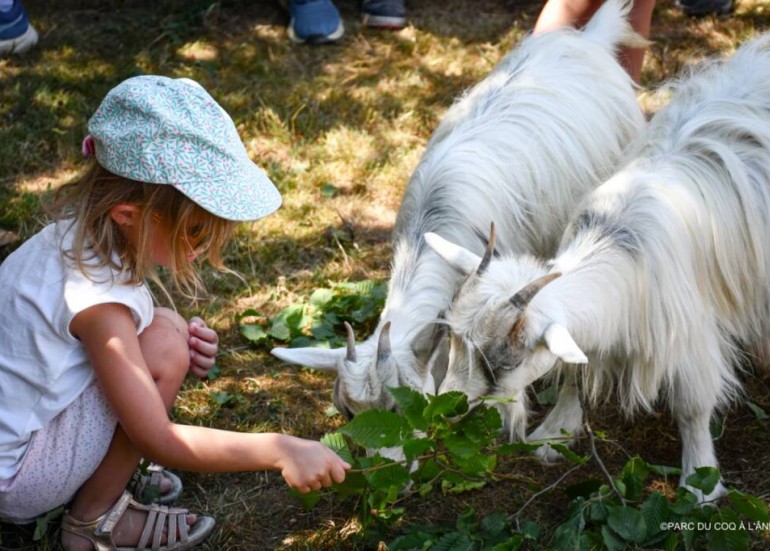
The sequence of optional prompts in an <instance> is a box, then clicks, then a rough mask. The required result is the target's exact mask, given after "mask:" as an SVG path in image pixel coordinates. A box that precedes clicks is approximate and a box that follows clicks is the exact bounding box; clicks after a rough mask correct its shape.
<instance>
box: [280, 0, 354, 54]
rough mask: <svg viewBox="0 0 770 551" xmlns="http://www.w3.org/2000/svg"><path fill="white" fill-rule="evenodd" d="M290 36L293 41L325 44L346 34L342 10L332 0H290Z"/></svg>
mask: <svg viewBox="0 0 770 551" xmlns="http://www.w3.org/2000/svg"><path fill="white" fill-rule="evenodd" d="M288 8H289V14H290V15H291V22H290V23H289V29H288V32H289V38H290V39H291V40H292V41H293V42H299V43H303V42H308V43H310V44H324V43H327V42H334V41H336V40H339V39H340V38H342V35H343V34H345V27H344V26H343V25H342V18H341V17H340V12H339V11H338V10H337V6H335V5H334V4H333V3H332V1H331V0H289V5H288Z"/></svg>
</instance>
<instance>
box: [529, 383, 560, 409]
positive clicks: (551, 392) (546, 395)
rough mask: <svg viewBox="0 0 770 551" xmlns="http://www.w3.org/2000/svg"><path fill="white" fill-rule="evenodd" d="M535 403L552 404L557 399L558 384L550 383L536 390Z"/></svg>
mask: <svg viewBox="0 0 770 551" xmlns="http://www.w3.org/2000/svg"><path fill="white" fill-rule="evenodd" d="M535 399H536V400H537V403H538V404H540V405H541V406H552V405H554V404H555V403H556V401H557V400H558V399H559V387H558V385H555V384H554V385H551V386H549V387H548V388H546V389H545V390H542V391H540V392H538V393H537V394H536V395H535Z"/></svg>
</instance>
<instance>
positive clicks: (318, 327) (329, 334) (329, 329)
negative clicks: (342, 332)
mask: <svg viewBox="0 0 770 551" xmlns="http://www.w3.org/2000/svg"><path fill="white" fill-rule="evenodd" d="M310 332H311V333H312V334H313V337H314V338H315V339H317V340H319V341H325V340H329V339H331V338H333V337H336V336H337V333H336V331H335V330H334V324H333V323H331V322H330V321H329V320H328V319H327V318H324V319H321V320H315V321H313V322H312V323H311V324H310Z"/></svg>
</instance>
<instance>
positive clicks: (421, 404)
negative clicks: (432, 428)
mask: <svg viewBox="0 0 770 551" xmlns="http://www.w3.org/2000/svg"><path fill="white" fill-rule="evenodd" d="M389 390H390V393H391V394H392V395H393V398H394V399H395V400H396V404H398V407H399V409H400V410H401V414H402V415H403V416H404V417H406V420H407V421H409V424H410V425H411V426H412V428H414V429H416V430H421V431H426V430H428V420H427V419H426V418H425V409H426V408H427V407H428V399H427V398H426V397H425V396H423V394H422V393H420V392H417V391H416V390H414V389H412V388H409V387H405V386H402V387H398V388H391V389H389Z"/></svg>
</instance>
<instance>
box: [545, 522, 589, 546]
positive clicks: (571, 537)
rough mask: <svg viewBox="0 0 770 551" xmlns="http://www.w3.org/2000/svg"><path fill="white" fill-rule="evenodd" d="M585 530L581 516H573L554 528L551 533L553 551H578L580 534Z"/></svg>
mask: <svg viewBox="0 0 770 551" xmlns="http://www.w3.org/2000/svg"><path fill="white" fill-rule="evenodd" d="M584 528H585V521H584V520H583V515H574V516H572V517H570V519H569V520H568V521H567V522H565V523H563V524H560V525H559V526H557V527H556V529H555V530H554V532H553V549H554V550H555V551H579V550H580V534H581V533H582V532H583V529H584Z"/></svg>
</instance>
